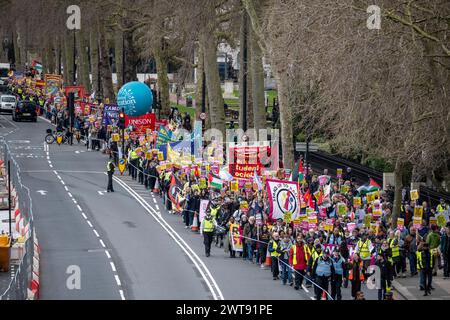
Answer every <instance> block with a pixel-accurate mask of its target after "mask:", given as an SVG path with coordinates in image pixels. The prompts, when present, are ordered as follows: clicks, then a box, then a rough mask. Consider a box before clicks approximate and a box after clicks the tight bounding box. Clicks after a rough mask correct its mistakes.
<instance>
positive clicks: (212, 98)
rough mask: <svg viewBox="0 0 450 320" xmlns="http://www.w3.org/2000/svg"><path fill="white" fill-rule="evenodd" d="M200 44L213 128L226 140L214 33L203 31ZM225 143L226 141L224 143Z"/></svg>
mask: <svg viewBox="0 0 450 320" xmlns="http://www.w3.org/2000/svg"><path fill="white" fill-rule="evenodd" d="M200 42H201V45H202V47H203V53H204V63H205V75H206V87H207V88H208V101H209V111H210V112H209V118H210V120H211V128H213V129H216V130H219V131H220V132H222V137H223V139H224V140H225V138H226V135H225V110H224V101H223V95H222V88H221V86H220V76H219V68H217V45H216V39H215V37H214V34H213V33H212V32H205V31H203V32H202V33H201V34H200ZM224 142H225V141H224Z"/></svg>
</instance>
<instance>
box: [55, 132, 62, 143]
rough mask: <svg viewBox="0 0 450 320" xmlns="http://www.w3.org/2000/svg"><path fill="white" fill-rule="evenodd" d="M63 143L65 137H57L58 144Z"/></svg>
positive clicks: (59, 135)
mask: <svg viewBox="0 0 450 320" xmlns="http://www.w3.org/2000/svg"><path fill="white" fill-rule="evenodd" d="M62 141H63V136H62V135H61V134H58V135H57V136H56V143H58V144H61V143H62Z"/></svg>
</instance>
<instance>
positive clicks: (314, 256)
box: [311, 247, 320, 262]
mask: <svg viewBox="0 0 450 320" xmlns="http://www.w3.org/2000/svg"><path fill="white" fill-rule="evenodd" d="M311 257H312V259H313V262H314V261H316V260H317V258H319V257H320V254H319V253H318V252H317V250H316V248H314V247H313V248H312V249H311Z"/></svg>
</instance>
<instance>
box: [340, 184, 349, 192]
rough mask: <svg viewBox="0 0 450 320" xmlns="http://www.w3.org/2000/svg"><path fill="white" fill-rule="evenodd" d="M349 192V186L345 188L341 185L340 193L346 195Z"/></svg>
mask: <svg viewBox="0 0 450 320" xmlns="http://www.w3.org/2000/svg"><path fill="white" fill-rule="evenodd" d="M349 191H350V187H349V186H347V185H345V184H344V185H342V186H341V193H344V194H345V193H347V192H349Z"/></svg>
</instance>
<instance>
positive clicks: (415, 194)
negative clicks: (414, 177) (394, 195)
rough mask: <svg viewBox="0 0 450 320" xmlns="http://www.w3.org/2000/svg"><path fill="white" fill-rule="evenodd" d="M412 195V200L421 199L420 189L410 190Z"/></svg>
mask: <svg viewBox="0 0 450 320" xmlns="http://www.w3.org/2000/svg"><path fill="white" fill-rule="evenodd" d="M409 194H410V196H411V200H417V199H419V191H417V190H416V189H414V190H411V191H410V192H409Z"/></svg>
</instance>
